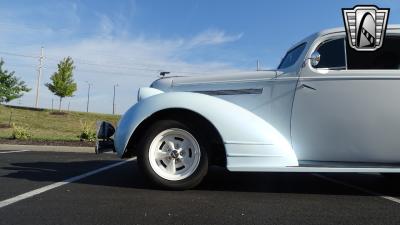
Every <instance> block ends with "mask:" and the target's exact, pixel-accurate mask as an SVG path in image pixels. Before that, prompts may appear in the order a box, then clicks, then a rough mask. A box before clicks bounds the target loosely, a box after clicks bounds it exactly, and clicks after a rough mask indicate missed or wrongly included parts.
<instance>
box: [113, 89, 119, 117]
mask: <svg viewBox="0 0 400 225" xmlns="http://www.w3.org/2000/svg"><path fill="white" fill-rule="evenodd" d="M116 87H118V84H114V95H113V115H115V88H116Z"/></svg>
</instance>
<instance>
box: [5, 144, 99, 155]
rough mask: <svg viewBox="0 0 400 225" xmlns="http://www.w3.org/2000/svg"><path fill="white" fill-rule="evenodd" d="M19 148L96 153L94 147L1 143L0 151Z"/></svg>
mask: <svg viewBox="0 0 400 225" xmlns="http://www.w3.org/2000/svg"><path fill="white" fill-rule="evenodd" d="M18 150H29V151H41V152H84V153H93V154H94V147H71V146H50V145H9V144H0V151H18Z"/></svg>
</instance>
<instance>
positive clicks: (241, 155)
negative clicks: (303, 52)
mask: <svg viewBox="0 0 400 225" xmlns="http://www.w3.org/2000/svg"><path fill="white" fill-rule="evenodd" d="M172 108H174V109H186V110H190V111H193V112H196V113H198V114H200V115H201V116H203V117H204V118H206V119H207V120H208V121H209V122H210V123H212V124H213V125H214V127H215V128H216V129H217V131H218V132H219V134H220V135H221V138H222V140H223V142H224V143H223V144H224V146H225V150H226V155H227V164H228V165H227V166H228V169H230V170H254V169H256V168H257V167H260V166H263V167H265V166H271V167H276V166H297V165H298V161H297V158H296V155H295V153H294V151H293V149H292V147H291V145H290V144H289V142H288V141H287V140H286V139H285V138H284V137H283V135H281V134H280V133H279V132H278V131H277V130H276V129H275V128H274V127H272V126H271V125H270V124H269V123H267V122H266V121H265V120H263V119H261V118H260V117H258V116H257V115H255V114H253V113H252V112H250V111H248V110H246V109H244V108H242V107H240V106H238V105H235V104H233V103H231V102H228V101H225V100H223V99H220V98H217V97H213V96H209V95H204V94H199V93H192V92H168V93H157V94H156V95H154V96H151V97H147V98H144V99H143V98H142V100H141V101H139V102H138V103H137V104H135V105H134V106H132V107H131V108H130V109H129V110H128V111H127V112H126V113H125V114H124V116H123V117H122V118H121V120H120V122H119V125H118V128H117V130H116V133H115V136H114V139H115V140H114V145H115V149H116V151H117V153H118V155H119V156H122V155H123V154H124V153H125V151H126V147H127V144H128V142H129V139H130V137H131V135H132V134H133V132H134V131H135V129H136V128H137V127H138V126H139V125H140V123H141V122H143V121H144V120H145V119H146V118H148V117H150V116H151V115H153V114H154V113H156V112H158V111H160V110H164V109H172ZM245 168H246V169H245Z"/></svg>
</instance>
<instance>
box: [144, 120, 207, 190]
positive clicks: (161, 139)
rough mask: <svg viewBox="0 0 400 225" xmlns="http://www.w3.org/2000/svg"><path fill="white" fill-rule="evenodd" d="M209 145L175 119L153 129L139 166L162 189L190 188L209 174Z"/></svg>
mask: <svg viewBox="0 0 400 225" xmlns="http://www.w3.org/2000/svg"><path fill="white" fill-rule="evenodd" d="M206 146H207V143H206V142H205V141H204V138H203V137H202V135H201V134H200V133H199V132H196V131H195V129H194V128H192V127H190V126H188V125H185V124H183V123H182V122H179V121H175V120H161V121H158V122H156V123H154V124H153V125H152V126H150V127H149V129H147V131H146V133H145V135H144V138H142V141H141V143H140V145H139V149H138V150H139V151H138V164H139V166H140V168H141V169H142V171H143V172H144V174H145V175H146V176H147V178H149V180H150V181H152V182H153V183H155V184H156V185H158V186H161V187H164V188H169V189H189V188H192V187H194V186H196V185H198V184H199V183H200V182H201V180H202V179H203V177H204V176H205V175H206V173H207V170H208V158H207V151H206Z"/></svg>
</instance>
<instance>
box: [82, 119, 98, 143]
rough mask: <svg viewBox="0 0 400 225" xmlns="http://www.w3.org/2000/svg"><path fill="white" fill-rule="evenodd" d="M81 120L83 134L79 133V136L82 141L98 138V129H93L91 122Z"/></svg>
mask: <svg viewBox="0 0 400 225" xmlns="http://www.w3.org/2000/svg"><path fill="white" fill-rule="evenodd" d="M80 122H81V128H82V129H81V134H80V135H79V138H80V139H81V141H95V140H96V131H94V130H93V129H92V127H91V126H90V124H89V123H88V122H86V121H85V122H83V123H82V121H80Z"/></svg>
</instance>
